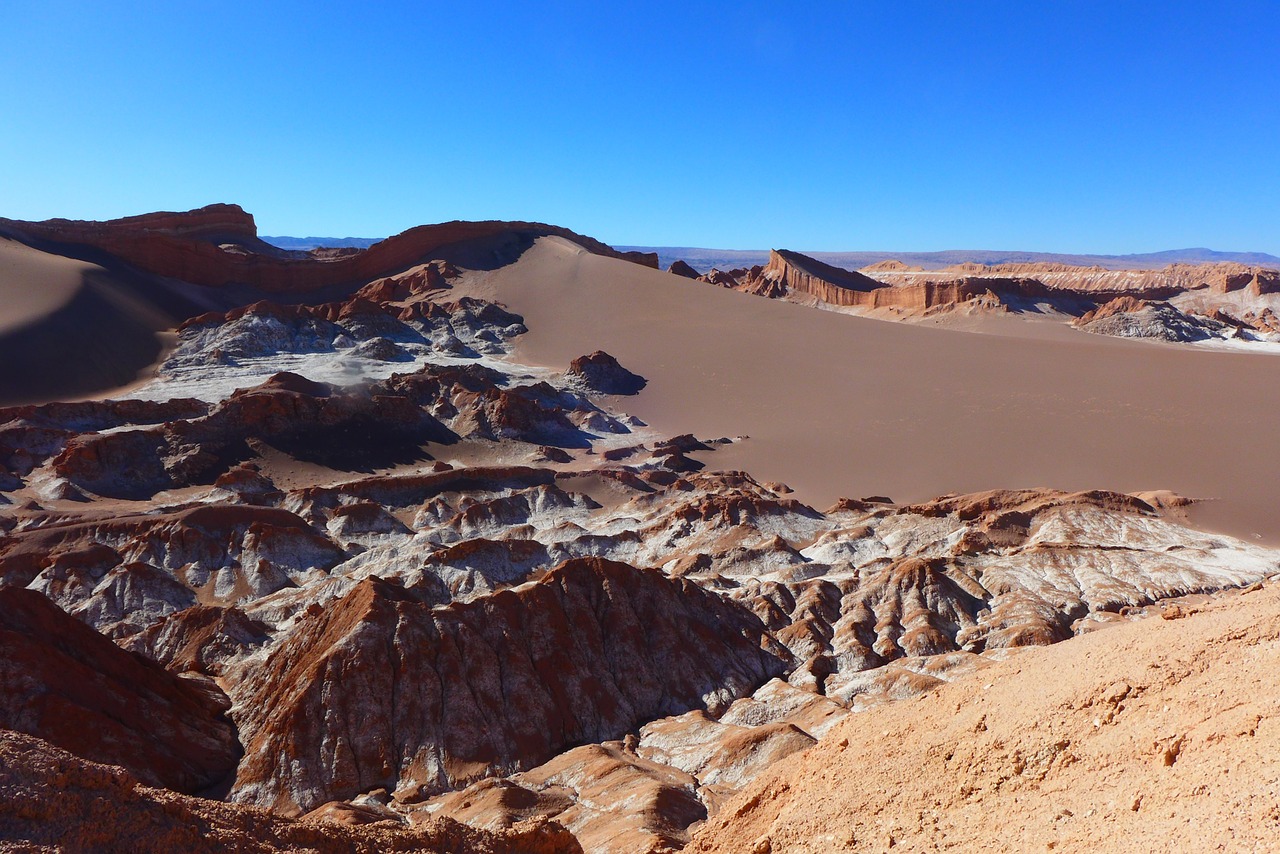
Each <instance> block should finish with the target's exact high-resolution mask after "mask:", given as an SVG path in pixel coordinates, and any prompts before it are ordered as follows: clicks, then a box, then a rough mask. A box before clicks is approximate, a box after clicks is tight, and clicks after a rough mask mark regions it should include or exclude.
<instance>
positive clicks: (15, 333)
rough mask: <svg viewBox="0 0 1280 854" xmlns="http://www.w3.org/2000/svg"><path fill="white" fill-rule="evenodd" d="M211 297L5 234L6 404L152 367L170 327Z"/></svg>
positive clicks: (77, 391)
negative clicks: (46, 249)
mask: <svg viewBox="0 0 1280 854" xmlns="http://www.w3.org/2000/svg"><path fill="white" fill-rule="evenodd" d="M212 297H213V294H212V293H209V294H204V293H202V292H201V289H197V288H191V287H186V286H182V285H180V284H176V283H161V282H157V281H154V280H151V279H149V278H147V277H144V276H140V275H137V274H134V273H131V272H128V271H125V270H122V269H109V268H107V267H104V266H101V265H99V264H94V263H91V262H89V261H82V260H77V259H75V258H68V257H64V256H62V255H57V254H53V253H50V252H43V251H41V250H39V249H36V248H33V247H31V246H28V245H25V244H23V243H19V242H18V241H16V240H10V239H6V238H3V237H0V367H2V369H3V370H2V373H0V404H9V403H19V402H29V401H45V400H56V399H68V398H74V397H77V396H81V395H86V394H89V393H91V392H99V391H104V390H106V389H111V388H118V387H120V386H122V385H126V384H128V383H130V382H132V381H134V380H135V379H138V378H139V377H140V376H144V375H147V374H148V373H149V372H150V370H151V368H152V367H153V366H154V364H155V362H156V361H157V359H158V358H159V356H160V355H161V353H162V351H163V348H164V339H163V335H162V333H163V331H164V330H166V329H169V328H171V327H172V326H174V325H175V324H176V323H177V322H178V321H179V320H181V319H182V318H184V317H186V316H187V315H188V314H191V313H194V312H197V311H199V310H201V307H210V306H212V305H214V304H215V303H214V302H213V299H212Z"/></svg>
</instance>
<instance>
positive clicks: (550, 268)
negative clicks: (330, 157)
mask: <svg viewBox="0 0 1280 854" xmlns="http://www.w3.org/2000/svg"><path fill="white" fill-rule="evenodd" d="M472 287H473V288H474V289H475V290H476V291H478V292H480V293H482V294H485V295H489V296H493V297H496V298H498V299H501V300H502V301H504V302H506V303H507V304H508V305H510V306H511V308H512V309H513V310H515V311H517V312H519V313H521V314H523V315H524V316H525V318H526V320H527V323H528V327H529V330H530V331H529V333H528V334H527V335H525V336H522V337H521V338H520V341H519V345H518V347H519V352H518V355H519V356H520V357H521V358H523V359H524V360H527V361H530V362H534V363H541V364H546V365H556V366H563V365H565V364H567V363H568V361H569V360H570V359H571V358H573V357H575V356H578V355H581V354H583V353H589V352H591V351H593V350H596V349H606V350H608V351H609V352H611V353H613V354H614V355H615V356H617V357H618V358H619V359H620V360H621V362H622V363H623V364H624V365H626V366H627V367H629V368H631V369H632V370H635V371H637V372H639V373H641V374H643V375H644V376H646V377H647V378H648V379H649V386H648V388H647V389H646V390H645V391H644V392H642V393H641V395H640V396H639V398H637V399H633V400H630V401H628V409H629V410H630V411H632V412H635V413H636V414H638V415H639V416H640V417H642V418H645V419H646V420H649V421H651V422H652V423H653V424H654V425H655V426H657V427H659V428H660V429H662V430H664V431H670V432H680V431H692V432H696V433H698V434H700V435H709V436H719V435H730V436H732V435H738V434H748V435H749V436H750V440H749V441H745V442H742V443H739V444H736V445H734V446H731V447H729V448H725V449H723V450H720V451H718V452H717V453H716V455H715V457H716V458H715V465H716V466H717V467H726V466H728V467H736V468H743V469H746V470H749V471H751V472H752V473H753V474H755V475H757V476H759V477H763V478H770V479H776V480H781V481H784V482H786V483H788V484H790V485H791V486H792V487H794V488H795V489H796V490H797V491H798V493H799V496H800V497H801V498H804V499H806V500H808V501H811V502H815V503H818V504H823V503H826V502H830V501H832V500H834V499H835V498H836V497H839V496H860V495H865V494H870V493H878V494H888V495H890V496H891V497H892V498H894V499H896V500H899V501H910V500H918V499H925V498H928V497H930V496H934V495H938V494H940V493H943V492H948V491H955V492H968V491H975V490H982V489H989V488H997V487H1019V486H1053V487H1058V488H1063V489H1073V490H1074V489H1089V488H1096V487H1107V488H1112V489H1119V490H1124V491H1141V490H1154V489H1170V490H1174V491H1176V492H1179V493H1181V494H1184V495H1189V496H1193V497H1197V498H1206V499H1216V500H1214V501H1211V502H1207V503H1205V504H1204V505H1201V506H1200V507H1199V508H1198V509H1197V510H1196V515H1197V520H1198V521H1199V522H1200V523H1201V524H1203V525H1205V526H1207V527H1209V528H1210V529H1220V530H1223V531H1225V532H1229V533H1234V534H1236V535H1241V536H1251V535H1254V534H1259V535H1262V537H1263V539H1264V540H1265V541H1267V542H1270V543H1275V542H1278V541H1280V513H1278V512H1277V502H1276V499H1277V488H1276V486H1275V484H1276V483H1277V480H1278V476H1280V457H1277V456H1276V455H1275V454H1274V453H1272V451H1271V449H1272V448H1273V447H1274V444H1275V442H1276V440H1277V438H1280V424H1278V423H1277V421H1276V418H1275V406H1274V403H1273V401H1272V398H1271V395H1272V393H1273V390H1274V389H1275V388H1276V382H1277V380H1278V379H1280V361H1278V360H1276V359H1274V358H1273V357H1269V356H1261V355H1253V354H1235V353H1217V352H1205V351H1201V350H1194V351H1193V350H1189V349H1185V348H1179V347H1177V346H1173V345H1159V344H1152V343H1147V342H1133V341H1125V340H1119V339H1110V338H1105V337H1101V336H1092V335H1085V334H1079V333H1066V334H1064V331H1063V330H1061V329H1056V328H1054V327H1053V326H1051V325H1049V324H1037V323H1034V322H1021V321H1010V323H1011V324H1016V325H1015V326H1012V327H1010V326H1008V325H1007V324H1006V328H1004V329H1003V330H1001V331H1002V332H1003V333H1004V334H998V335H986V334H974V333H972V332H962V331H955V330H948V329H941V328H927V327H922V326H917V325H908V324H901V323H890V322H884V321H877V320H871V319H864V318H856V317H849V316H846V315H841V314H837V313H833V312H825V311H819V310H815V309H813V308H808V307H804V306H799V305H794V304H789V303H785V302H781V301H776V300H764V299H759V298H757V297H753V296H748V295H745V294H740V293H736V292H732V291H728V290H722V289H719V288H715V287H711V286H708V285H705V284H701V283H698V282H693V281H690V280H687V279H682V278H680V277H677V276H673V275H668V274H665V273H660V272H657V271H654V270H648V269H645V268H642V267H640V266H638V265H635V264H628V263H626V262H623V261H618V260H614V259H609V258H603V257H599V256H595V255H592V254H590V253H588V252H586V251H585V250H582V249H580V248H579V247H577V246H574V245H572V244H570V243H568V242H567V241H562V240H557V239H555V238H544V239H542V240H540V241H539V242H538V244H537V245H535V246H534V247H533V248H532V249H531V250H529V251H528V252H527V253H525V255H524V256H523V257H522V258H521V259H520V260H519V261H518V262H517V263H515V264H513V265H511V266H508V267H505V268H502V269H499V270H496V271H493V272H491V273H484V274H479V275H478V277H477V279H476V281H475V282H474V283H473V285H472Z"/></svg>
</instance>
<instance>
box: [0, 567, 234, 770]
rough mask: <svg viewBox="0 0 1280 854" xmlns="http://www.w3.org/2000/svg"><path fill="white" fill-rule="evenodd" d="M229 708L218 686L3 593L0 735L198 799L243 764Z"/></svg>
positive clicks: (45, 605) (27, 597)
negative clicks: (33, 740) (8, 733)
mask: <svg viewBox="0 0 1280 854" xmlns="http://www.w3.org/2000/svg"><path fill="white" fill-rule="evenodd" d="M229 705H230V703H229V702H228V701H227V699H226V696H225V695H224V694H223V693H222V691H220V690H219V689H218V688H217V687H216V686H214V685H213V684H212V683H208V682H197V681H192V680H188V679H180V678H178V677H175V676H173V675H171V674H169V673H168V672H166V671H165V670H164V669H162V668H161V667H159V666H157V665H156V664H153V663H152V662H150V661H148V660H146V659H144V658H141V657H139V656H136V655H133V654H131V653H128V652H125V651H123V650H121V649H119V648H118V647H117V646H116V645H115V644H113V643H111V641H109V640H107V639H106V638H104V637H103V636H102V635H100V634H98V633H97V632H95V631H94V630H93V629H90V628H89V627H87V626H85V625H83V624H81V623H79V622H77V621H76V620H74V619H72V618H71V617H69V616H67V615H66V614H64V613H63V612H62V611H61V610H60V609H59V608H58V607H57V606H56V605H54V604H53V603H52V602H50V601H49V600H48V599H46V598H45V597H44V596H41V595H40V594H39V593H36V592H33V591H30V590H22V589H20V588H15V587H0V728H3V729H10V730H17V731H19V732H26V733H31V734H33V735H38V736H40V737H41V738H44V739H47V740H48V741H50V742H52V743H54V744H56V745H58V746H59V747H62V748H64V749H66V750H70V751H72V752H74V753H75V754H77V755H78V756H83V757H85V758H86V759H91V760H93V761H95V762H105V763H109V764H112V765H120V766H123V767H125V768H127V769H128V770H129V771H130V773H132V774H133V775H134V776H135V777H137V778H138V779H140V780H143V781H145V782H147V783H149V784H150V785H153V786H165V787H167V788H170V789H176V790H177V791H180V792H188V793H194V792H197V791H200V790H202V789H205V788H207V787H209V786H211V785H213V784H215V783H217V782H218V781H220V780H221V779H222V778H223V777H225V776H226V775H227V774H228V773H229V772H231V771H232V770H233V769H234V768H235V766H236V761H237V760H238V759H239V754H240V745H239V743H238V742H237V741H236V735H235V730H234V729H233V727H232V726H231V723H230V721H228V720H227V719H226V717H225V715H224V713H225V712H226V710H227V708H228V707H229ZM0 731H3V730H0Z"/></svg>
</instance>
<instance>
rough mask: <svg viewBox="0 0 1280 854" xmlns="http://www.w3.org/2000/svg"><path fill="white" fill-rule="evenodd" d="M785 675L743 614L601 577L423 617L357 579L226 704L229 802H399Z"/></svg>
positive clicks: (570, 571) (670, 589)
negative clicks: (240, 741) (234, 770)
mask: <svg viewBox="0 0 1280 854" xmlns="http://www.w3.org/2000/svg"><path fill="white" fill-rule="evenodd" d="M785 660H786V656H785V653H783V652H782V651H781V650H780V649H779V648H778V647H776V646H775V645H774V643H773V641H772V640H771V639H770V638H769V637H768V636H767V635H766V634H765V633H764V630H763V627H762V626H761V625H760V623H759V622H758V620H756V619H755V618H754V617H753V616H751V615H750V613H749V612H747V611H745V610H744V609H741V608H740V607H738V606H736V605H732V604H730V603H728V602H726V601H725V600H722V599H721V598H720V597H718V596H716V595H714V594H712V593H708V592H706V591H704V590H702V589H701V588H699V587H698V586H697V585H695V584H693V583H691V582H687V581H680V580H673V579H669V578H666V577H665V576H663V575H662V574H661V573H658V572H655V571H646V570H638V569H634V568H632V567H630V566H627V565H625V564H620V563H613V562H610V561H604V560H599V559H582V560H573V561H569V562H567V563H565V564H562V565H561V566H559V567H558V568H556V569H555V570H552V571H551V572H549V573H548V574H547V575H545V576H544V577H543V578H541V579H540V580H538V581H537V582H534V583H531V584H526V585H522V586H520V587H518V588H514V589H510V590H504V591H500V592H497V593H494V594H491V595H489V596H485V597H481V598H479V599H476V600H474V601H472V602H470V603H466V604H456V603H455V604H452V605H449V606H447V607H444V608H436V609H432V608H431V607H430V605H428V604H424V603H421V602H419V601H417V600H415V599H414V598H413V597H412V596H411V595H410V594H409V593H407V592H406V591H404V590H403V589H402V588H399V587H397V586H395V585H393V584H390V583H388V582H385V581H381V580H375V579H370V580H367V581H364V582H361V583H360V585H359V586H358V587H356V588H355V590H353V591H352V592H351V593H349V594H348V595H347V596H346V597H344V598H343V599H341V600H340V601H338V602H337V603H336V604H334V605H332V606H330V607H329V608H328V609H326V610H324V611H323V612H320V613H317V614H314V615H313V616H311V617H310V618H309V619H308V621H307V622H306V623H305V624H304V625H302V626H301V627H300V628H299V629H298V630H297V631H295V632H294V634H292V635H291V636H290V637H289V639H288V640H286V641H285V642H284V644H283V645H282V646H280V647H279V648H278V649H277V650H276V651H275V652H274V653H273V654H272V655H271V657H270V658H269V659H268V660H267V661H266V662H265V664H264V665H262V667H261V668H260V669H259V670H258V671H256V672H255V673H253V674H251V675H249V676H248V677H247V678H246V682H244V683H242V685H241V687H240V688H239V689H237V695H238V697H239V700H238V708H240V709H241V710H242V712H241V714H240V716H239V722H240V725H241V730H242V733H243V736H244V738H245V743H246V745H247V750H246V758H245V761H244V762H242V763H241V766H240V770H239V774H238V777H237V781H236V785H235V788H234V790H233V798H234V799H236V800H238V801H241V802H247V803H257V804H261V805H266V806H271V807H272V808H274V809H277V810H279V811H282V812H284V813H286V814H297V813H299V812H305V811H307V810H310V809H313V808H315V807H316V806H319V805H320V804H322V803H324V802H325V801H329V800H333V799H334V798H343V797H350V796H352V795H355V794H357V793H359V792H361V791H366V790H369V789H372V788H375V787H379V786H381V787H386V788H388V789H392V788H395V789H397V790H398V797H400V798H401V799H410V800H412V799H414V798H416V797H418V795H419V793H422V794H432V793H435V792H439V791H442V790H444V789H446V788H449V787H455V786H458V785H460V784H465V783H467V782H469V781H471V780H475V779H477V778H480V777H484V776H487V775H490V774H493V773H500V772H510V771H514V770H517V769H519V768H521V767H531V766H533V765H536V764H538V763H540V762H543V761H545V760H547V759H549V758H550V757H551V756H553V755H554V754H555V753H556V752H558V751H560V750H563V749H564V748H565V747H568V746H570V745H573V744H580V743H583V742H592V741H602V740H606V739H610V738H618V737H620V736H622V735H623V734H624V733H626V732H628V731H631V730H633V729H634V728H635V727H636V726H637V725H639V724H640V723H643V722H644V721H646V720H649V719H652V718H655V717H660V716H662V715H668V714H676V713H680V712H683V711H687V710H688V709H691V708H697V707H702V706H707V707H709V708H711V709H712V710H713V711H714V710H716V709H718V708H721V707H723V706H725V705H727V704H728V703H729V702H731V701H732V700H733V699H735V698H737V697H739V696H745V695H746V694H749V693H750V692H751V691H752V690H754V689H755V688H756V687H757V686H758V685H760V684H762V683H763V682H764V681H765V680H766V679H768V678H769V677H771V676H773V675H776V674H778V673H780V672H782V670H783V669H784V667H785ZM335 684H341V686H342V691H341V692H334V691H333V690H332V689H331V686H333V685H335ZM464 685H465V686H466V689H465V690H459V686H464Z"/></svg>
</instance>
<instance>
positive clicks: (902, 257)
mask: <svg viewBox="0 0 1280 854" xmlns="http://www.w3.org/2000/svg"><path fill="white" fill-rule="evenodd" d="M262 239H263V240H265V241H266V242H268V243H270V244H271V245H273V246H278V247H280V248H281V249H291V250H300V251H306V250H308V249H316V248H319V247H321V246H324V247H330V248H342V247H356V248H359V249H367V248H368V247H370V246H372V245H373V244H375V243H377V242H378V241H379V240H381V239H382V238H380V237H267V236H263V238H262ZM614 248H615V249H618V250H620V251H622V252H633V251H635V252H657V253H658V262H659V263H660V264H661V266H662V268H663V269H666V268H667V267H668V266H669V265H670V264H671V262H672V261H675V260H676V259H677V258H678V259H681V260H683V261H684V262H685V263H686V264H688V265H689V266H691V267H693V268H694V269H696V270H698V271H699V272H702V273H705V272H707V271H708V270H710V269H711V268H713V267H718V268H719V269H721V270H731V269H734V268H737V267H751V266H754V265H756V264H766V263H768V261H769V250H767V249H703V248H699V247H694V246H616V247H614ZM800 251H803V250H800ZM804 254H805V255H808V256H810V257H811V258H817V259H818V260H820V261H825V262H826V263H828V264H833V265H835V266H837V267H844V268H845V269H848V270H856V269H858V268H860V267H866V266H867V265H869V264H875V263H877V262H880V261H885V260H888V259H891V258H892V259H896V260H898V261H902V262H903V263H906V264H910V265H912V266H915V267H923V268H924V269H926V270H940V269H942V268H943V267H950V266H951V265H952V264H968V263H977V264H1026V263H1034V262H1046V263H1051V264H1073V265H1076V266H1081V267H1093V266H1097V267H1104V268H1106V269H1108V270H1155V269H1159V268H1161V267H1166V266H1168V265H1169V264H1207V263H1215V262H1220V261H1233V262H1235V263H1238V264H1252V265H1256V266H1261V267H1280V257H1277V256H1275V255H1268V254H1267V253H1266V252H1219V251H1217V250H1214V249H1204V248H1195V249H1166V250H1165V251H1163V252H1144V253H1140V254H1135V255H1074V254H1069V253H1059V252H1020V251H1016V250H1014V251H1010V250H998V249H946V250H943V251H941V252H804Z"/></svg>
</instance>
